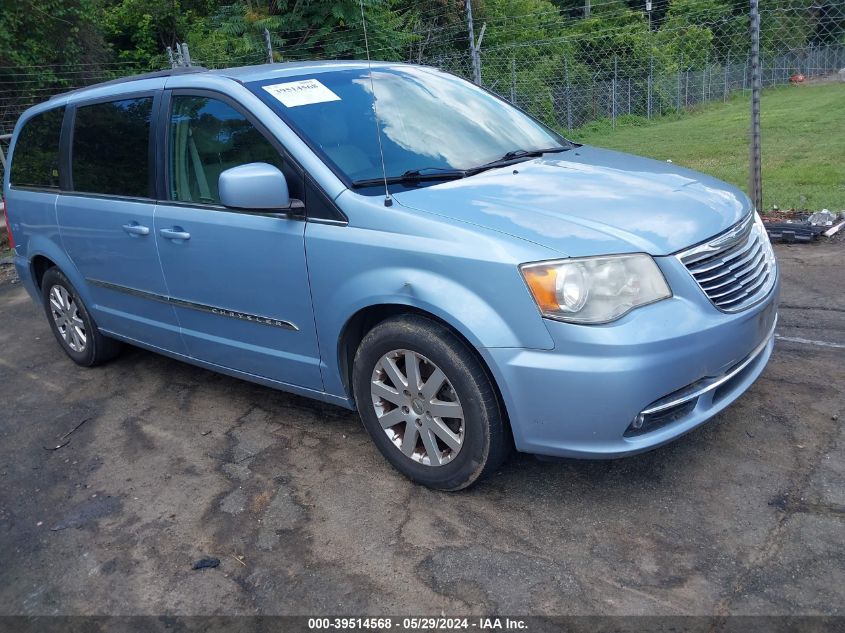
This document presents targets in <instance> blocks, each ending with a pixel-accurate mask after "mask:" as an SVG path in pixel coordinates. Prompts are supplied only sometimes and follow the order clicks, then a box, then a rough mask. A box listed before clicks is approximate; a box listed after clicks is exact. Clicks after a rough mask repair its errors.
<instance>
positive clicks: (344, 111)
mask: <svg viewBox="0 0 845 633" xmlns="http://www.w3.org/2000/svg"><path fill="white" fill-rule="evenodd" d="M372 80H373V85H374V86H375V94H376V96H377V97H378V103H377V108H378V119H379V127H380V129H381V143H382V149H383V151H384V163H385V170H386V172H387V176H388V178H396V177H399V176H401V175H402V174H404V173H406V172H410V171H416V170H432V171H436V170H450V169H451V170H455V169H458V170H466V169H471V168H473V167H478V166H480V165H483V164H485V163H489V162H491V161H494V160H497V159H500V158H502V157H503V156H504V155H505V154H507V153H508V152H514V151H515V150H526V151H532V150H539V149H554V148H560V147H566V146H568V145H567V142H566V141H565V140H564V139H563V138H561V137H560V136H558V135H557V134H555V133H554V132H552V131H551V130H549V129H548V128H546V127H544V126H543V125H541V124H540V123H538V122H537V121H534V120H533V119H532V118H530V117H529V116H527V115H526V114H524V113H523V112H521V111H519V110H518V109H516V108H514V107H512V106H510V105H509V104H507V103H506V102H504V101H502V100H500V99H497V98H496V97H494V96H492V95H491V94H489V93H487V92H485V91H484V90H481V89H480V88H478V87H477V86H475V85H474V84H471V83H469V82H467V81H464V80H462V79H459V78H458V77H455V76H453V75H449V74H446V73H443V72H440V71H438V70H435V69H433V68H424V67H418V66H391V67H385V66H377V67H375V68H374V69H373V72H372ZM248 87H249V88H250V89H251V90H252V91H253V92H254V93H255V94H256V95H258V96H259V97H260V98H261V99H262V100H263V101H264V102H265V103H267V104H268V105H269V106H270V107H272V108H273V109H274V110H275V111H276V112H278V113H279V114H280V115H281V116H282V118H283V119H284V120H285V121H287V122H288V123H289V124H291V125H292V126H293V127H294V128H295V129H296V131H297V132H298V133H299V134H300V135H301V136H302V137H303V138H304V140H306V141H307V142H309V144H310V145H311V146H312V147H313V148H315V149H317V150H319V151H321V152H322V153H323V155H324V156H325V157H326V158H327V159H328V160H329V161H331V162H332V163H333V164H334V167H335V168H336V170H337V171H338V172H339V173H342V174H344V175H345V176H346V178H347V180H349V181H351V182H360V181H367V180H374V179H378V178H381V177H382V168H381V158H380V157H379V145H378V139H377V137H376V127H375V115H374V111H373V96H372V94H373V93H372V88H371V84H370V78H369V74H368V71H367V69H366V68H354V69H345V70H337V71H332V72H319V73H314V74H312V75H303V76H302V77H298V78H281V79H280V78H274V79H270V80H263V81H258V82H252V83H250V84H248Z"/></svg>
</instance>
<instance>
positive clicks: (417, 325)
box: [353, 315, 510, 490]
mask: <svg viewBox="0 0 845 633" xmlns="http://www.w3.org/2000/svg"><path fill="white" fill-rule="evenodd" d="M353 386H354V391H355V401H356V402H357V405H358V411H359V413H360V415H361V419H362V421H363V423H364V426H365V427H366V429H367V431H368V432H369V433H370V436H371V437H372V438H373V441H374V442H375V444H376V446H378V448H379V450H381V452H382V454H383V455H384V456H385V458H386V459H387V460H388V461H389V462H390V463H391V464H392V465H393V466H394V467H395V468H396V469H397V470H399V471H400V472H402V473H403V474H404V475H406V476H407V477H409V478H410V479H412V480H413V481H416V482H418V483H421V484H423V485H426V486H429V487H431V488H438V489H441V490H458V489H461V488H465V487H467V486H469V485H471V484H472V483H474V482H475V481H476V480H477V479H479V478H480V477H482V476H483V475H485V474H487V473H489V472H491V471H492V470H494V469H495V468H496V467H497V466H499V464H501V463H502V461H503V460H504V459H505V457H506V456H507V454H508V452H509V450H510V438H509V436H508V435H507V429H506V424H505V421H504V419H503V414H502V412H501V410H500V407H499V402H498V398H497V396H496V392H495V389H494V388H493V385H492V384H491V382H490V378H489V377H488V375H487V372H486V371H485V370H484V367H483V366H482V365H481V363H480V362H479V361H478V360H477V359H476V357H475V354H474V353H473V352H472V350H470V349H469V348H468V347H467V345H466V344H465V343H464V342H463V341H462V340H461V339H460V338H458V337H457V336H456V335H455V334H454V333H453V332H452V331H451V330H450V329H449V328H447V327H446V326H444V325H442V324H440V323H438V322H436V321H432V320H430V319H427V318H425V317H421V316H417V315H405V316H401V317H396V318H392V319H388V320H387V321H384V322H382V323H380V324H379V325H377V326H376V327H375V328H373V329H372V330H371V331H370V332H369V333H368V334H367V335H366V336H365V337H364V340H363V341H362V342H361V345H360V346H359V348H358V352H357V354H356V355H355V363H354V366H353Z"/></svg>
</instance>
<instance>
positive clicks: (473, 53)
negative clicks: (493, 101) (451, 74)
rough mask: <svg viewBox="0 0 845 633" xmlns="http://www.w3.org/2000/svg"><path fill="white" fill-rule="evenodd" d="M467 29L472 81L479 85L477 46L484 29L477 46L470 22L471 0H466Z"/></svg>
mask: <svg viewBox="0 0 845 633" xmlns="http://www.w3.org/2000/svg"><path fill="white" fill-rule="evenodd" d="M466 9H467V28H468V29H469V54H470V59H471V61H472V80H473V81H474V82H475V83H476V84H477V85H479V86H480V85H481V60H480V59H479V55H478V46H480V45H481V38H482V37H484V27H482V29H481V37H479V38H478V46H476V43H475V27H474V26H473V22H472V0H466Z"/></svg>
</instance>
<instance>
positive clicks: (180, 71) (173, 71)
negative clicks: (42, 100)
mask: <svg viewBox="0 0 845 633" xmlns="http://www.w3.org/2000/svg"><path fill="white" fill-rule="evenodd" d="M206 72H208V68H203V67H202V66H177V67H176V68H170V69H168V70H156V71H153V72H151V73H141V74H140V75H130V76H128V77H120V78H118V79H112V80H110V81H101V82H100V83H96V84H91V85H90V86H83V87H82V88H75V89H73V90H68V91H67V92H60V93H59V94H56V95H53V96H52V97H50V99H51V100H52V99H58V98H59V97H65V96H67V95H72V94H76V93H77V92H82V91H84V90H91V89H92V88H100V87H102V86H116V85H118V84H125V83H128V82H130V81H141V80H143V79H156V78H157V77H173V76H174V75H192V74H194V73H206Z"/></svg>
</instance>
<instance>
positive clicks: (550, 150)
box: [467, 145, 575, 174]
mask: <svg viewBox="0 0 845 633" xmlns="http://www.w3.org/2000/svg"><path fill="white" fill-rule="evenodd" d="M572 147H575V146H574V145H573V146H570V147H547V148H545V149H514V150H511V151H509V152H507V153H506V154H505V155H504V156H501V157H500V158H497V159H496V160H492V161H490V162H489V163H484V164H483V165H479V166H478V167H472V168H471V169H467V173H469V174H477V173H480V172H482V171H485V170H487V169H493V168H495V167H503V166H504V165H510V164H512V163H513V162H515V161H521V160H524V159H528V158H536V157H538V156H542V155H543V154H554V153H557V152H566V151H568V150H570V149H572Z"/></svg>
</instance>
